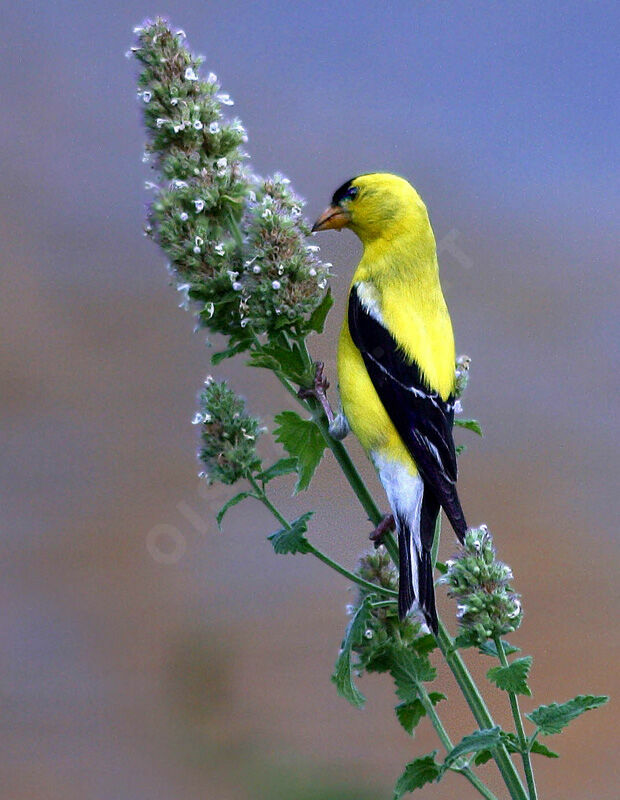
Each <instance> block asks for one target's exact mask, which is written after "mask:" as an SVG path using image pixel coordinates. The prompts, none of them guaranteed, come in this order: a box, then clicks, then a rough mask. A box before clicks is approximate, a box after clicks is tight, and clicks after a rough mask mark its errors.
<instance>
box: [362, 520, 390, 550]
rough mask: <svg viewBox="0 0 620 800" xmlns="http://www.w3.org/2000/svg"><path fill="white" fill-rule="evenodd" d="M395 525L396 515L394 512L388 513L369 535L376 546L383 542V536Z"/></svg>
mask: <svg viewBox="0 0 620 800" xmlns="http://www.w3.org/2000/svg"><path fill="white" fill-rule="evenodd" d="M394 527H395V523H394V515H393V514H386V515H385V516H384V517H383V519H382V520H381V522H380V523H379V524H378V525H377V527H376V528H375V529H374V531H373V532H372V533H371V534H370V536H369V537H368V538H369V539H370V541H371V542H373V543H374V545H375V548H377V547H379V545H380V544H381V542H382V541H383V537H384V536H385V534H386V533H387V532H388V531H391V530H393V528H394Z"/></svg>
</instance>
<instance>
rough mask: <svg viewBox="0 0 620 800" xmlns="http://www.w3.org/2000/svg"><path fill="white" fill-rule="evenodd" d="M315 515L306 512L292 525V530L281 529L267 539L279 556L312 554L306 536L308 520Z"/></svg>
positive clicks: (311, 512)
mask: <svg viewBox="0 0 620 800" xmlns="http://www.w3.org/2000/svg"><path fill="white" fill-rule="evenodd" d="M313 514H314V511H306V513H305V514H302V515H301V517H298V518H297V519H296V520H295V521H294V522H292V523H291V528H290V530H288V529H287V528H281V529H280V530H279V531H276V532H275V533H272V534H271V536H268V537H267V538H268V539H269V541H270V542H271V544H272V545H273V549H274V550H275V551H276V553H277V554H278V555H286V554H288V553H290V554H291V555H295V553H302V554H303V553H309V552H310V549H311V547H310V542H309V541H308V540H307V539H306V537H305V536H304V534H305V532H306V531H307V530H308V520H309V519H310V517H311V516H312V515H313Z"/></svg>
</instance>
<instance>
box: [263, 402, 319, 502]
mask: <svg viewBox="0 0 620 800" xmlns="http://www.w3.org/2000/svg"><path fill="white" fill-rule="evenodd" d="M275 421H276V423H277V424H278V427H277V428H276V429H275V431H274V432H273V433H274V436H275V438H276V441H278V442H280V443H281V444H282V445H283V447H284V449H285V450H286V451H287V452H288V453H289V455H291V456H292V457H293V458H296V459H297V472H298V474H299V478H298V479H297V483H296V485H295V494H297V493H298V492H301V491H303V490H304V489H307V488H308V486H309V484H310V481H311V480H312V476H313V475H314V471H315V469H316V468H317V466H318V465H319V462H320V460H321V458H322V457H323V450H324V449H325V440H324V439H323V437H322V435H321V432H320V430H319V429H318V428H317V426H316V425H315V423H314V422H313V421H312V420H309V419H302V418H301V417H300V416H299V414H297V413H296V412H295V411H282V412H281V413H280V414H278V415H277V416H276V417H275Z"/></svg>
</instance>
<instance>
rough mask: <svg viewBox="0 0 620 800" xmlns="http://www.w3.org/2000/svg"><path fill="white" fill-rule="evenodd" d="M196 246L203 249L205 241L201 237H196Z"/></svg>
mask: <svg viewBox="0 0 620 800" xmlns="http://www.w3.org/2000/svg"><path fill="white" fill-rule="evenodd" d="M194 244H195V245H196V247H202V245H203V244H204V239H203V238H202V237H201V236H196V238H195V239H194Z"/></svg>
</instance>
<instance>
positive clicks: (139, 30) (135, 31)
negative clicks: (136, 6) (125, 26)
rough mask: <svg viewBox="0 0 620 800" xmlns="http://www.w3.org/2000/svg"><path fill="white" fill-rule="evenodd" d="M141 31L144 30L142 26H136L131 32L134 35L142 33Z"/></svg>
mask: <svg viewBox="0 0 620 800" xmlns="http://www.w3.org/2000/svg"><path fill="white" fill-rule="evenodd" d="M143 30H144V28H143V27H142V25H136V27H135V28H134V29H133V32H134V33H142V31H143Z"/></svg>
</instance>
